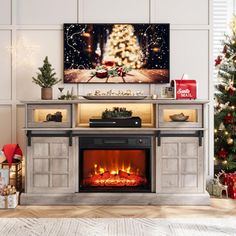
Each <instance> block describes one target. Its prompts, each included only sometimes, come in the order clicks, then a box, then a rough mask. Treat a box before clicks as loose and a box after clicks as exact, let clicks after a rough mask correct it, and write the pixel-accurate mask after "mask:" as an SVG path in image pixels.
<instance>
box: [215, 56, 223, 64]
mask: <svg viewBox="0 0 236 236" xmlns="http://www.w3.org/2000/svg"><path fill="white" fill-rule="evenodd" d="M221 61H222V57H221V56H218V57H217V58H216V59H215V66H218V65H220V63H221Z"/></svg>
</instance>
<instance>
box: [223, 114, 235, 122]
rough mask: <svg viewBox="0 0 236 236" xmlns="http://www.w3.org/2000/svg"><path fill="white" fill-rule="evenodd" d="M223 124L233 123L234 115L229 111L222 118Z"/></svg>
mask: <svg viewBox="0 0 236 236" xmlns="http://www.w3.org/2000/svg"><path fill="white" fill-rule="evenodd" d="M224 121H225V124H233V123H234V117H233V115H232V114H231V113H228V114H227V115H226V116H225V118H224Z"/></svg>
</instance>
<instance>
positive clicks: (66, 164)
mask: <svg viewBox="0 0 236 236" xmlns="http://www.w3.org/2000/svg"><path fill="white" fill-rule="evenodd" d="M74 159H75V157H74V155H73V153H72V147H70V146H69V140H68V138H64V137H56V138H53V137H49V138H45V137H44V138H41V137H40V138H38V137H34V138H32V143H31V146H30V147H28V149H27V167H26V168H27V169H26V175H27V192H29V193H30V192H31V193H46V192H47V193H70V192H75V174H74V173H75V168H76V166H75V160H74Z"/></svg>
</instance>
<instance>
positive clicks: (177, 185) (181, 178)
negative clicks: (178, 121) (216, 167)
mask: <svg viewBox="0 0 236 236" xmlns="http://www.w3.org/2000/svg"><path fill="white" fill-rule="evenodd" d="M156 169H157V173H156V176H157V181H156V182H157V186H156V189H157V192H161V193H170V192H171V193H178V192H196V193H197V192H203V174H204V172H203V171H204V168H203V147H202V146H199V142H198V138H195V137H193V138H191V137H163V138H161V146H159V147H158V148H157V168H156Z"/></svg>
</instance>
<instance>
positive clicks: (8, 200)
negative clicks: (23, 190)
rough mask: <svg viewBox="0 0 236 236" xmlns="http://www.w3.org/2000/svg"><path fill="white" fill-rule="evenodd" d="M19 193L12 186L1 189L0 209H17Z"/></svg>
mask: <svg viewBox="0 0 236 236" xmlns="http://www.w3.org/2000/svg"><path fill="white" fill-rule="evenodd" d="M18 197H19V192H16V188H15V187H14V186H12V185H8V186H4V187H3V188H1V189H0V208H16V206H17V205H18Z"/></svg>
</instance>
